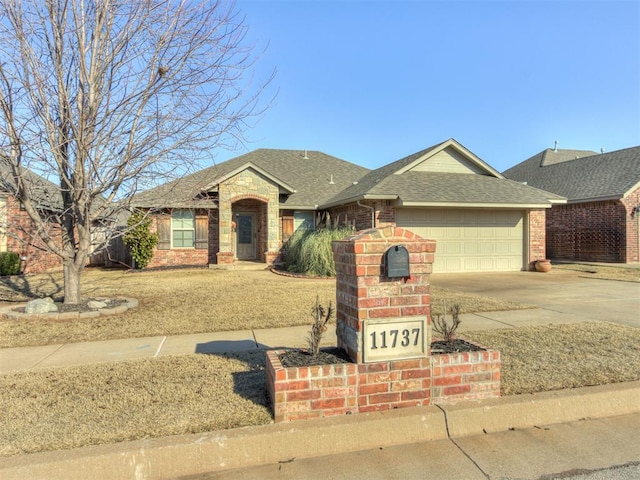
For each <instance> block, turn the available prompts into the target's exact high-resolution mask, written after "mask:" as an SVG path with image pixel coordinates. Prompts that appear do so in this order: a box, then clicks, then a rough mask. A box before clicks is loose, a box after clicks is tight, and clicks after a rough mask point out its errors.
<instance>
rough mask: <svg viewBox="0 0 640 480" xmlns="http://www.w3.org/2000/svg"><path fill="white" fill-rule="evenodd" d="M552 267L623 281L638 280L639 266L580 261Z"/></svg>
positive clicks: (603, 278)
mask: <svg viewBox="0 0 640 480" xmlns="http://www.w3.org/2000/svg"><path fill="white" fill-rule="evenodd" d="M553 268H556V269H558V270H574V271H577V272H583V274H582V275H580V276H581V277H584V278H596V279H600V280H619V281H623V282H640V266H626V265H623V264H620V266H615V267H612V266H608V265H591V264H581V263H557V264H555V263H554V265H553Z"/></svg>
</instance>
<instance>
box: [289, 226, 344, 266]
mask: <svg viewBox="0 0 640 480" xmlns="http://www.w3.org/2000/svg"><path fill="white" fill-rule="evenodd" d="M352 233H353V230H352V229H351V228H344V227H342V228H323V229H321V230H297V231H296V232H295V233H294V234H293V235H292V236H291V238H290V239H289V241H288V242H287V245H286V247H285V250H286V255H285V262H284V267H285V269H286V270H287V271H289V272H295V273H302V274H306V275H318V276H323V277H334V276H335V274H336V265H335V262H334V260H333V249H332V247H331V242H333V241H334V240H342V239H344V238H346V237H348V236H349V235H351V234H352Z"/></svg>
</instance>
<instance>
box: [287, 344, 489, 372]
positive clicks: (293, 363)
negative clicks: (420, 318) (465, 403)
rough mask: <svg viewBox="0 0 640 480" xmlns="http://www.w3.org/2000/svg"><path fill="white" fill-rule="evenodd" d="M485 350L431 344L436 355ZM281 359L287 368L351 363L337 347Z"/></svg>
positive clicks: (290, 354) (295, 352)
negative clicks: (316, 353)
mask: <svg viewBox="0 0 640 480" xmlns="http://www.w3.org/2000/svg"><path fill="white" fill-rule="evenodd" d="M484 350H486V349H485V348H482V347H479V346H478V345H475V344H473V343H471V342H467V341H466V340H462V339H460V338H456V339H453V340H450V341H448V342H446V341H444V340H436V341H433V342H431V353H432V354H435V355H437V354H440V353H458V352H481V351H484ZM279 358H280V362H282V366H283V367H285V368H288V367H311V366H319V365H333V364H336V363H351V359H350V358H349V355H347V352H345V351H344V350H343V349H341V348H337V347H331V348H322V349H320V353H319V354H318V355H315V356H314V355H311V354H310V353H309V352H308V351H306V350H297V349H296V350H288V351H286V352H285V353H283V354H281V355H280V356H279Z"/></svg>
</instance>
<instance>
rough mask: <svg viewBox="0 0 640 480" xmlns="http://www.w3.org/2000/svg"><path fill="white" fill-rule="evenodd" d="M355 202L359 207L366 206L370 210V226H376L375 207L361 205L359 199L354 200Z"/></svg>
mask: <svg viewBox="0 0 640 480" xmlns="http://www.w3.org/2000/svg"><path fill="white" fill-rule="evenodd" d="M356 204H358V206H360V207H364V208H368V209H370V210H371V228H376V209H375V207H370V206H369V205H363V204H362V203H360V200H358V201H357V202H356Z"/></svg>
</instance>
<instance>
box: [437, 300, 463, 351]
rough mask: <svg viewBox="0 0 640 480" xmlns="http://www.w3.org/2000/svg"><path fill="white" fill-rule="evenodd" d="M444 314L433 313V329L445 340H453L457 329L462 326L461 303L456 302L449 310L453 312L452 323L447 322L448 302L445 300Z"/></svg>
mask: <svg viewBox="0 0 640 480" xmlns="http://www.w3.org/2000/svg"><path fill="white" fill-rule="evenodd" d="M442 310H443V311H444V314H443V315H442V316H440V315H439V314H436V315H433V317H432V326H431V328H432V329H433V331H434V332H435V333H436V334H438V335H439V336H440V337H442V339H443V340H444V341H445V342H451V341H453V340H454V339H455V336H456V330H457V329H458V327H459V326H460V322H461V320H460V305H459V304H457V303H456V304H454V305H453V306H452V307H451V310H449V313H451V323H448V322H447V302H443V309H442Z"/></svg>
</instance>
